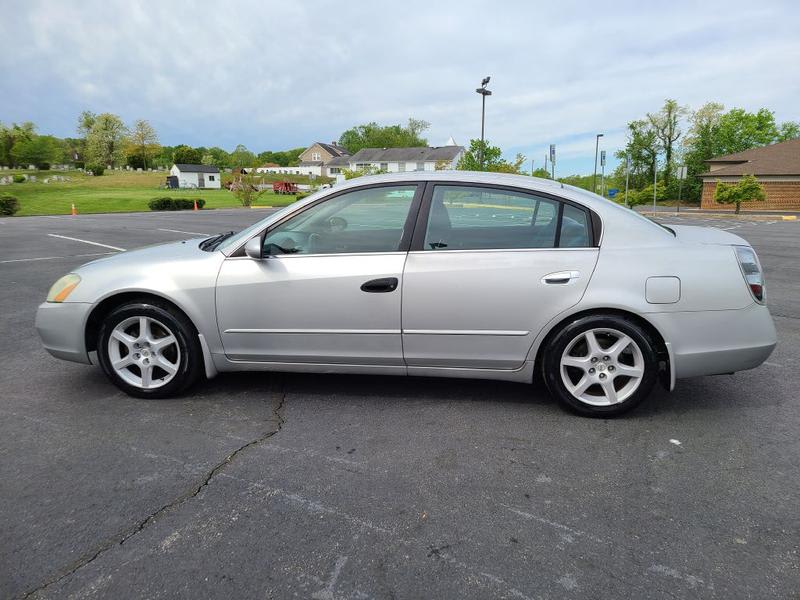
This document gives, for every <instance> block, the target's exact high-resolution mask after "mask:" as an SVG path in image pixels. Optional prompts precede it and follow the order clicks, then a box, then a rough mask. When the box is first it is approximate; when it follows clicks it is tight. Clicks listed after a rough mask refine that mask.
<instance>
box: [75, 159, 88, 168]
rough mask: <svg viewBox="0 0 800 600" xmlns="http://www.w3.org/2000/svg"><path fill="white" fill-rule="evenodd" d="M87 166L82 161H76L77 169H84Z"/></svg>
mask: <svg viewBox="0 0 800 600" xmlns="http://www.w3.org/2000/svg"><path fill="white" fill-rule="evenodd" d="M85 165H86V163H84V162H83V161H82V160H76V161H75V165H74V166H75V168H76V169H82V168H83V167H84V166H85Z"/></svg>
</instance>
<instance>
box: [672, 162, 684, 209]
mask: <svg viewBox="0 0 800 600" xmlns="http://www.w3.org/2000/svg"><path fill="white" fill-rule="evenodd" d="M684 179H686V165H682V166H680V167H678V206H676V207H675V212H681V191H682V190H683V180H684Z"/></svg>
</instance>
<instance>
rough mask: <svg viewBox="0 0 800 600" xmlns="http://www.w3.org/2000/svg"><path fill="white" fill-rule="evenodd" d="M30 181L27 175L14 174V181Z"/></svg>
mask: <svg viewBox="0 0 800 600" xmlns="http://www.w3.org/2000/svg"><path fill="white" fill-rule="evenodd" d="M26 181H28V179H27V177H25V175H14V183H25V182H26Z"/></svg>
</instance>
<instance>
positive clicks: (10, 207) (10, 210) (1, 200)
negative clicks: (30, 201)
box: [0, 196, 19, 217]
mask: <svg viewBox="0 0 800 600" xmlns="http://www.w3.org/2000/svg"><path fill="white" fill-rule="evenodd" d="M18 210H19V201H18V200H17V199H16V198H14V196H0V215H4V216H6V217H10V216H11V215H13V214H14V213H15V212H17V211H18Z"/></svg>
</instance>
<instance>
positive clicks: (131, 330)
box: [108, 316, 181, 390]
mask: <svg viewBox="0 0 800 600" xmlns="http://www.w3.org/2000/svg"><path fill="white" fill-rule="evenodd" d="M108 358H109V362H110V363H111V368H112V369H114V371H115V372H116V374H117V375H118V376H119V377H120V378H122V379H123V380H124V381H125V382H126V383H129V384H130V385H132V386H135V387H137V388H140V389H143V390H152V389H155V388H159V387H161V386H163V385H166V384H167V383H169V382H170V381H172V379H173V378H174V377H175V374H176V373H177V372H178V368H179V366H180V362H181V349H180V346H179V345H178V339H177V338H176V337H175V334H173V333H172V331H170V329H169V328H168V327H167V326H166V325H164V324H163V323H162V322H161V321H158V320H156V319H153V318H151V317H144V316H138V317H128V318H127V319H124V320H123V321H120V323H118V324H117V326H116V327H114V329H113V331H112V332H111V335H110V336H109V338H108Z"/></svg>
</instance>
